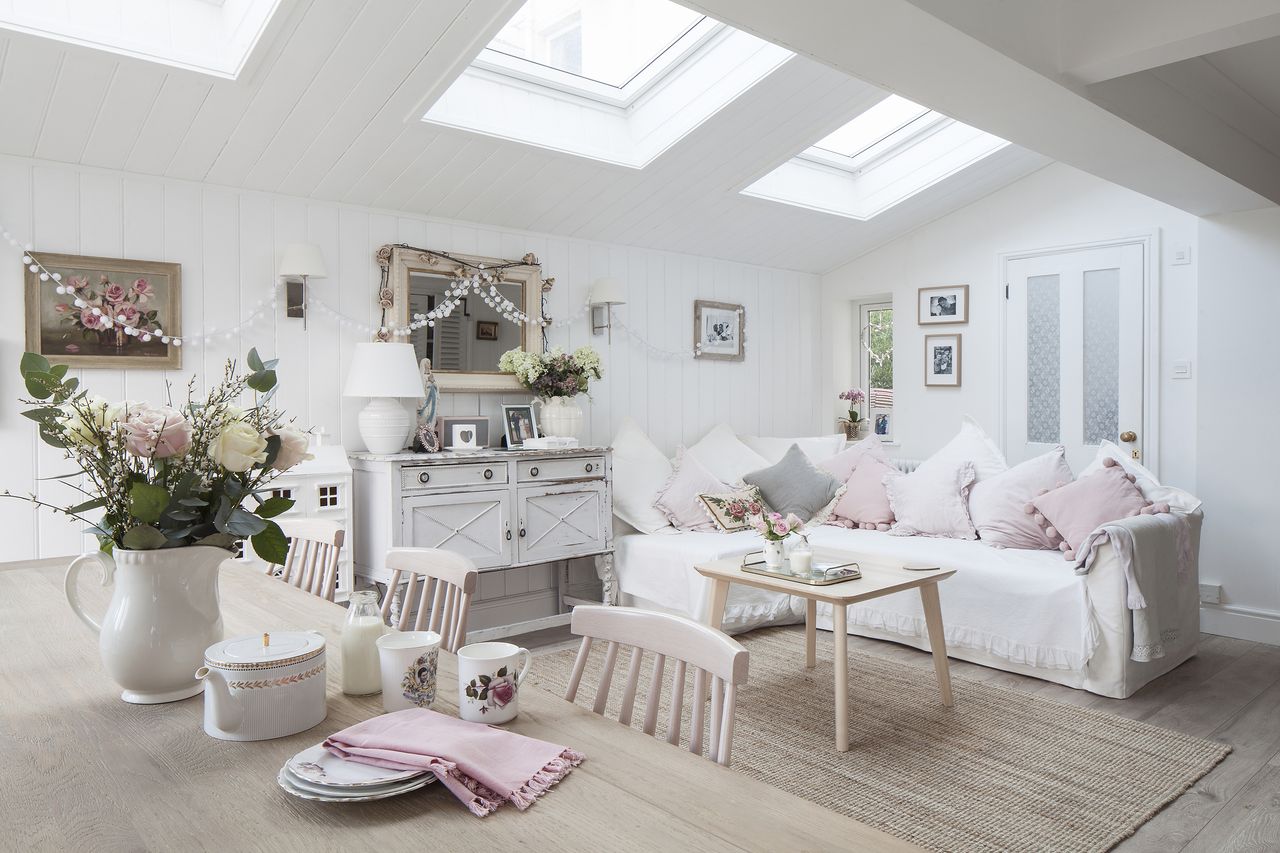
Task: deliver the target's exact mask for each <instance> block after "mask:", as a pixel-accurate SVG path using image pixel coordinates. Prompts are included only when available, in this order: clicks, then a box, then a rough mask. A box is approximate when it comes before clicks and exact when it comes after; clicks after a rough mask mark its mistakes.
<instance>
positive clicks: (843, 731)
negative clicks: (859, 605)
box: [831, 604, 849, 752]
mask: <svg viewBox="0 0 1280 853" xmlns="http://www.w3.org/2000/svg"><path fill="white" fill-rule="evenodd" d="M848 613H849V609H848V606H847V605H844V604H834V605H832V606H831V621H832V623H833V624H832V630H833V631H834V632H835V634H834V635H833V636H832V638H831V639H832V641H833V642H834V643H835V648H836V654H835V669H836V678H835V681H836V686H835V689H836V749H837V750H839V751H840V752H848V751H849V626H848V624H847V619H848Z"/></svg>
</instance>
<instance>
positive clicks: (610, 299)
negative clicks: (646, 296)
mask: <svg viewBox="0 0 1280 853" xmlns="http://www.w3.org/2000/svg"><path fill="white" fill-rule="evenodd" d="M623 289H624V288H623V284H622V279H620V278H598V279H596V281H595V284H593V285H591V298H590V300H589V301H590V302H591V334H593V335H603V334H604V333H605V332H608V333H609V343H613V319H612V317H611V316H610V314H609V311H610V309H612V308H613V306H615V305H625V304H627V300H626V299H624V298H623Z"/></svg>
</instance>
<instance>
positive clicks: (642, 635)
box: [564, 604, 748, 767]
mask: <svg viewBox="0 0 1280 853" xmlns="http://www.w3.org/2000/svg"><path fill="white" fill-rule="evenodd" d="M571 630H572V631H573V633H575V634H577V635H579V636H581V637H582V645H581V646H580V647H579V648H578V659H577V661H576V662H575V663H574V665H573V675H572V676H571V677H570V679H569V689H568V690H567V691H566V692H565V697H564V698H565V699H567V700H569V701H570V702H572V701H573V700H574V697H576V696H577V694H578V685H579V684H580V683H581V681H582V673H583V671H584V670H585V668H586V665H587V656H588V655H589V654H590V653H591V644H592V641H593V640H601V641H604V642H607V643H608V644H609V646H608V648H607V649H606V650H605V659H604V673H603V674H602V675H601V676H600V685H599V687H598V688H597V689H596V701H595V708H594V710H595V712H596V713H597V714H604V711H605V707H606V706H607V705H608V703H609V690H610V688H611V686H612V682H613V669H614V666H615V664H616V662H617V659H618V649H619V648H621V647H624V646H627V647H630V648H631V662H630V667H629V668H628V670H627V682H626V686H625V687H624V689H623V693H622V708H621V710H620V712H619V714H618V722H620V723H622V724H623V725H624V726H630V725H631V716H632V712H633V711H634V710H635V703H636V688H637V685H638V682H639V679H640V665H641V659H642V657H643V656H644V653H645V652H646V651H647V652H651V653H652V654H653V655H654V656H655V657H654V659H653V674H652V679H651V681H650V682H649V692H648V695H647V696H646V697H645V708H644V733H645V734H647V735H652V734H654V731H655V730H656V728H657V721H658V705H659V703H660V701H661V699H662V676H663V670H664V668H665V666H666V661H667V658H671V659H672V660H673V661H674V662H675V666H674V668H673V669H674V672H673V673H672V676H671V711H670V716H669V717H668V720H667V742H668V743H672V744H676V745H679V743H680V717H681V711H682V710H683V706H684V682H685V672H686V668H687V667H689V666H692V667H693V668H694V679H693V696H692V697H691V699H690V701H691V703H692V705H693V712H692V719H691V724H690V731H689V751H690V752H693V753H695V754H697V755H702V754H704V753H703V748H702V746H703V744H702V729H703V724H704V722H705V720H706V717H705V713H706V701H705V697H706V695H707V678H708V677H710V679H711V737H710V738H709V743H708V744H707V751H706V753H705V754H706V756H707V757H708V758H711V759H713V760H714V761H717V762H719V763H720V764H723V765H725V766H726V767H727V766H728V765H729V760H730V757H731V755H732V751H733V719H734V709H735V707H736V703H737V695H738V688H739V687H740V686H742V685H743V684H746V682H747V664H748V654H747V650H746V649H744V648H743V647H742V644H741V643H739V642H738V641H737V640H734V639H731V638H730V637H729V636H728V635H727V634H725V633H724V632H722V631H718V630H716V629H715V628H711V627H709V626H707V625H702V624H699V623H697V622H694V621H693V620H691V619H685V618H684V617H683V616H673V615H671V614H668V613H655V612H653V611H650V610H637V609H635V608H633V607H602V606H598V605H585V604H580V605H578V606H577V607H575V608H574V609H573V618H572V623H571Z"/></svg>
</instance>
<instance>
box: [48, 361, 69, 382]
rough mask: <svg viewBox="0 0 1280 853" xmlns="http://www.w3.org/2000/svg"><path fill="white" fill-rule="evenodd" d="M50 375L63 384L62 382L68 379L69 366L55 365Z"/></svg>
mask: <svg viewBox="0 0 1280 853" xmlns="http://www.w3.org/2000/svg"><path fill="white" fill-rule="evenodd" d="M49 373H50V374H52V375H53V376H54V377H55V378H56V379H57V380H58V381H59V382H61V381H62V380H64V379H66V378H67V365H65V364H55V365H53V366H52V367H50V368H49Z"/></svg>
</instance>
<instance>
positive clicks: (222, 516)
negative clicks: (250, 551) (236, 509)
mask: <svg viewBox="0 0 1280 853" xmlns="http://www.w3.org/2000/svg"><path fill="white" fill-rule="evenodd" d="M230 517H231V501H229V500H227V496H226V495H223V496H222V497H221V498H219V499H218V511H217V512H215V513H214V514H213V526H214V527H216V528H217V529H218V532H219V533H222V534H226V533H227V519H228V518H230Z"/></svg>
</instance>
